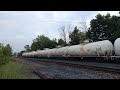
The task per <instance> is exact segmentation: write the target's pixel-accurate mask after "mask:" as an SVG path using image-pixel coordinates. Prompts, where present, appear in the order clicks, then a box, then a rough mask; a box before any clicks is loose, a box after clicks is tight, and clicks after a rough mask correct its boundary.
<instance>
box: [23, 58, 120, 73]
mask: <svg viewBox="0 0 120 90" xmlns="http://www.w3.org/2000/svg"><path fill="white" fill-rule="evenodd" d="M25 59H28V60H32V61H33V62H35V61H42V62H49V63H56V64H60V65H66V66H70V67H77V68H85V69H92V70H97V71H104V72H107V73H115V74H120V69H113V68H105V67H98V66H90V65H81V64H75V63H69V62H67V61H65V62H63V61H60V60H59V61H55V60H47V59H35V58H25Z"/></svg>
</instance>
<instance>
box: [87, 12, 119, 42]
mask: <svg viewBox="0 0 120 90" xmlns="http://www.w3.org/2000/svg"><path fill="white" fill-rule="evenodd" d="M119 20H120V17H119V16H110V14H109V13H108V14H107V15H105V16H104V15H101V14H98V15H97V16H96V18H95V19H92V20H91V21H90V28H89V30H88V31H87V38H89V39H92V40H93V41H101V40H106V39H107V40H110V41H111V42H112V43H113V42H114V41H115V39H116V38H118V37H119V36H120V27H119V26H120V25H119V24H120V21H119Z"/></svg>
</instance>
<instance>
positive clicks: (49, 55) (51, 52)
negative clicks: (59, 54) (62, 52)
mask: <svg viewBox="0 0 120 90" xmlns="http://www.w3.org/2000/svg"><path fill="white" fill-rule="evenodd" d="M56 50H57V48H54V49H50V50H49V51H48V53H49V54H48V57H55V56H56Z"/></svg>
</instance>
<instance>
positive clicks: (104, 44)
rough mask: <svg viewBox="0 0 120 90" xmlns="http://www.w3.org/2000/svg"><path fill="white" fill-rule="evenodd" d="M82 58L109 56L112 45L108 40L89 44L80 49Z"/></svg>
mask: <svg viewBox="0 0 120 90" xmlns="http://www.w3.org/2000/svg"><path fill="white" fill-rule="evenodd" d="M80 51H81V54H82V55H83V56H106V55H107V56H111V55H112V51H113V44H112V43H111V42H110V41H109V40H103V41H98V42H93V43H89V44H86V45H82V46H81V47H80Z"/></svg>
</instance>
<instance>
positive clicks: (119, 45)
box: [114, 38, 120, 56]
mask: <svg viewBox="0 0 120 90" xmlns="http://www.w3.org/2000/svg"><path fill="white" fill-rule="evenodd" d="M114 51H115V54H116V55H118V56H120V38H117V39H116V40H115V42H114Z"/></svg>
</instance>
